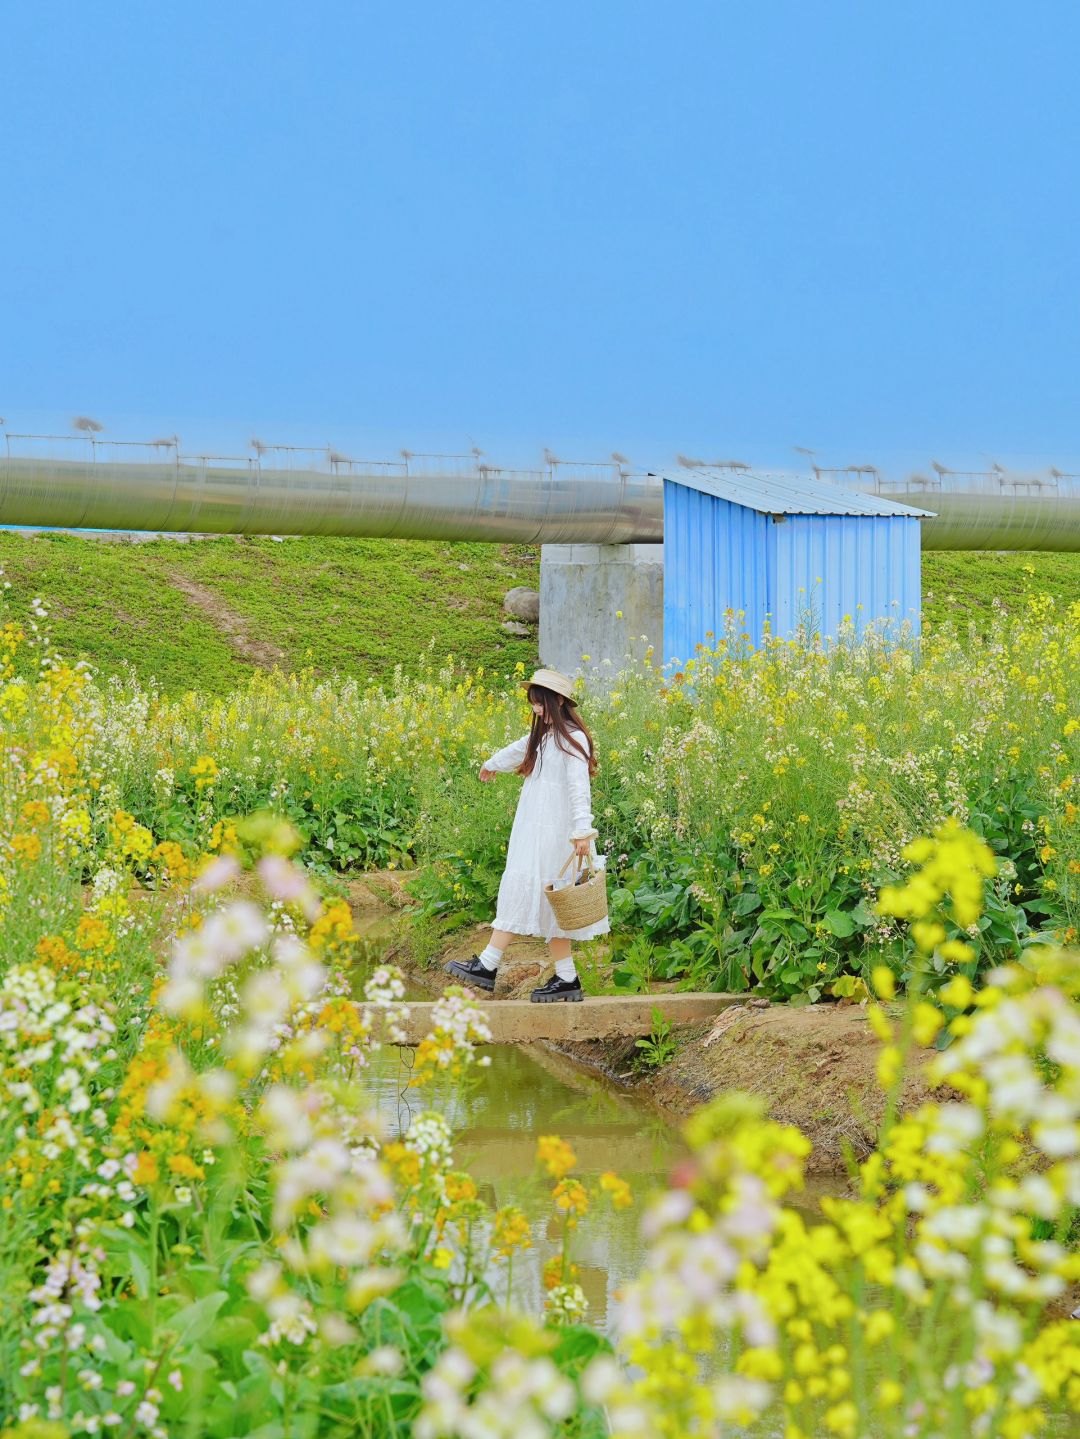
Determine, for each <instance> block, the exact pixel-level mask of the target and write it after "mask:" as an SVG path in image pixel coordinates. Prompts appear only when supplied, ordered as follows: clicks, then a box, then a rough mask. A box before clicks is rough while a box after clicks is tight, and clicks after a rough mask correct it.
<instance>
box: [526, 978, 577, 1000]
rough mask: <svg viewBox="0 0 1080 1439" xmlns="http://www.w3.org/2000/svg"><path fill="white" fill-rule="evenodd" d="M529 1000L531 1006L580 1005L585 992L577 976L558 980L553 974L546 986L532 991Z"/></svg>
mask: <svg viewBox="0 0 1080 1439" xmlns="http://www.w3.org/2000/svg"><path fill="white" fill-rule="evenodd" d="M529 998H530V999H531V1000H532V1002H533V1004H580V1003H581V1001H582V1000H583V999H584V998H585V991H584V990H583V989H582V987H581V980H580V979H578V977H577V975H575V976H574V978H573V979H560V978H559V976H558V975H557V974H553V975H552V976H551V978H550V979H549V980H548V982H547V984H543V985H541V986H540V988H539V989H534V990H533V992H532V994H530V995H529Z"/></svg>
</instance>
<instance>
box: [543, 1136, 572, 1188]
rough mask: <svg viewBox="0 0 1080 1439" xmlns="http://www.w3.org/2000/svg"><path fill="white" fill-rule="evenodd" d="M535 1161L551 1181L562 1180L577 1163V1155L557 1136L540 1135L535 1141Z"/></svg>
mask: <svg viewBox="0 0 1080 1439" xmlns="http://www.w3.org/2000/svg"><path fill="white" fill-rule="evenodd" d="M536 1160H537V1163H538V1164H542V1165H543V1166H544V1168H545V1169H546V1170H547V1172H548V1174H549V1175H550V1177H551V1178H552V1179H562V1178H563V1177H564V1175H567V1174H569V1173H570V1171H571V1169H573V1167H574V1165H575V1164H576V1163H577V1155H576V1154H575V1153H574V1151H573V1150H572V1149H571V1148H570V1146H569V1144H567V1142H566V1140H565V1139H560V1138H559V1136H558V1135H557V1134H542V1135H541V1136H540V1137H539V1139H538V1140H537V1141H536Z"/></svg>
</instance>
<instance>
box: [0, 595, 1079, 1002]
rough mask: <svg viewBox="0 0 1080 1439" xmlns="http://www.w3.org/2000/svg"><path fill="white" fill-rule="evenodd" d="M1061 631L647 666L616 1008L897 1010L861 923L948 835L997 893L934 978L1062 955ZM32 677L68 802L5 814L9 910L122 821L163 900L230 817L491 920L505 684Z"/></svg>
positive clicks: (1065, 725) (13, 651)
mask: <svg viewBox="0 0 1080 1439" xmlns="http://www.w3.org/2000/svg"><path fill="white" fill-rule="evenodd" d="M1078 614H1080V610H1078V609H1077V607H1076V606H1073V607H1071V608H1070V609H1068V610H1067V611H1065V612H1061V611H1059V610H1058V609H1057V608H1056V607H1055V606H1054V604H1053V602H1052V601H1050V600H1049V599H1046V598H1043V599H1030V600H1029V601H1028V602H1027V607H1026V611H1025V613H1024V614H1023V615H1022V616H1021V617H1008V616H1006V615H1005V614H1004V613H1003V612H1001V613H999V614H998V616H997V618H996V619H995V621H994V622H993V624H992V625H990V627H989V628H988V629H984V630H982V631H980V632H978V633H976V632H974V631H972V632H964V633H961V632H959V631H957V630H955V629H949V628H948V627H946V628H943V629H940V630H938V631H935V632H932V633H930V634H929V635H928V636H926V637H924V639H923V640H922V641H921V643H920V644H919V646H918V647H917V648H916V647H906V648H905V647H888V646H886V645H884V644H883V643H881V642H879V641H875V640H874V639H873V637H871V638H870V639H868V640H866V641H864V642H861V643H859V644H855V643H854V642H849V643H843V644H841V645H839V646H836V647H834V648H833V649H832V650H830V651H829V652H828V653H825V652H823V651H822V650H820V649H815V648H814V647H813V646H800V645H795V644H791V643H787V642H774V643H771V644H768V645H766V646H765V647H763V648H761V649H759V650H756V651H753V652H751V651H750V649H749V646H748V644H747V642H746V640H745V639H744V638H741V637H740V636H739V633H738V630H737V625H736V621H735V618H734V617H733V619H732V625H731V628H730V630H729V633H728V634H727V635H725V636H722V637H721V638H720V639H719V641H717V642H716V644H715V648H713V649H712V650H709V651H703V652H702V653H700V654H699V655H698V656H697V658H696V659H695V660H694V661H692V662H691V663H690V665H688V666H687V671H686V673H685V674H682V675H679V676H663V675H661V674H659V673H658V672H657V671H656V670H655V669H654V668H652V666H651V665H650V664H649V663H648V661H647V660H646V662H644V663H641V664H639V665H638V666H637V667H636V668H634V669H631V670H629V671H628V672H627V673H626V674H625V675H622V676H620V677H619V679H618V681H617V682H615V683H610V682H609V686H608V687H607V688H606V689H604V690H603V691H599V692H597V693H595V694H590V695H589V697H588V699H587V702H586V708H585V713H586V716H587V719H588V721H589V723H590V726H591V727H592V728H593V729H594V731H595V733H596V736H597V740H598V744H599V753H600V758H601V767H600V774H599V776H598V778H597V780H596V782H595V789H594V803H595V808H596V812H597V821H598V826H599V828H600V831H601V836H602V839H601V843H602V844H603V845H604V846H605V848H606V850H607V853H608V863H609V873H610V875H611V878H612V881H613V884H612V916H613V920H614V927H615V931H616V939H615V953H614V956H613V982H614V984H615V985H616V986H624V987H630V988H635V987H643V986H644V985H645V984H646V983H647V982H648V981H649V980H651V979H675V980H678V981H681V982H682V983H684V984H686V985H687V986H689V987H693V988H699V989H703V988H717V989H726V990H735V991H739V990H744V989H748V988H755V989H757V990H758V991H759V992H762V993H765V994H767V995H770V996H772V997H775V998H786V999H792V1000H795V1001H803V1000H806V999H810V1000H816V999H818V998H821V997H830V996H835V997H841V998H842V997H849V998H850V997H865V994H866V983H867V978H868V976H869V973H870V971H871V969H872V968H873V966H874V965H875V964H878V963H885V964H887V965H888V966H889V967H890V968H891V969H892V970H893V971H894V973H895V975H896V976H897V978H898V980H899V981H900V982H901V984H903V983H904V982H906V979H907V977H908V975H909V974H910V970H911V966H912V963H913V962H914V956H915V953H916V950H915V943H914V937H913V935H912V934H911V932H910V930H909V929H908V927H907V926H906V925H902V924H901V925H898V924H896V923H895V922H894V921H892V920H890V919H888V918H887V917H883V916H881V915H880V914H878V913H877V912H876V910H875V905H876V900H877V896H878V894H879V892H880V890H881V888H882V887H883V886H887V885H889V884H893V883H895V882H896V881H897V879H898V878H899V877H900V876H901V874H902V871H903V868H904V865H903V861H902V857H901V856H902V850H903V847H904V845H905V844H907V843H908V842H909V841H910V840H911V839H913V838H915V837H916V836H918V835H922V834H928V833H932V832H933V831H934V829H935V828H936V827H937V826H938V825H940V824H941V823H943V822H944V821H945V820H946V819H950V818H952V819H955V820H957V821H959V822H960V823H963V824H965V825H968V826H970V827H971V828H972V830H973V831H974V832H975V833H977V834H978V835H980V837H982V838H983V839H984V840H985V841H986V843H987V844H988V845H989V846H990V848H991V850H992V851H993V853H994V854H995V856H996V857H997V859H998V868H997V871H996V874H995V879H994V884H993V886H992V888H991V892H990V893H989V895H988V899H987V905H986V909H985V913H984V914H983V915H982V917H981V918H980V920H979V921H978V924H977V925H976V926H972V928H971V932H970V933H963V934H962V933H960V931H959V930H958V929H957V928H956V927H955V926H949V927H947V933H946V935H945V936H944V938H943V941H942V944H941V945H940V946H936V947H935V958H934V967H935V969H936V971H937V972H938V974H939V977H940V978H942V979H943V978H944V977H946V976H947V974H948V973H949V972H951V970H952V968H954V967H955V966H958V965H959V966H960V968H961V969H962V970H963V972H964V973H966V974H967V975H968V977H973V976H974V975H975V973H976V972H977V971H978V969H979V968H980V967H983V968H985V967H986V966H988V965H991V964H993V963H994V962H996V961H997V960H1000V959H1002V958H1008V957H1009V956H1011V955H1013V954H1014V953H1016V952H1017V950H1018V949H1020V948H1022V947H1024V946H1025V945H1027V944H1028V943H1030V942H1032V941H1033V940H1035V939H1039V938H1052V939H1055V940H1060V941H1062V942H1064V943H1071V942H1072V941H1073V939H1074V938H1075V937H1076V935H1077V932H1078V928H1080V843H1078V841H1077V837H1076V836H1077V826H1076V819H1077V816H1078V814H1080V808H1078V805H1080V797H1078V795H1080V781H1078V774H1080V743H1078V741H1080V666H1078V664H1077V660H1078V657H1080V619H1078ZM41 623H42V621H41V620H39V619H36V618H33V617H31V619H30V622H29V625H28V626H27V627H25V628H24V627H23V626H21V625H17V624H15V623H13V622H9V623H8V626H7V628H6V629H5V630H4V631H3V637H2V639H0V645H2V648H0V672H3V673H4V674H5V678H4V680H3V681H2V683H3V686H4V688H3V689H2V690H0V715H2V717H3V719H4V722H5V723H6V724H7V725H9V726H14V727H15V728H16V729H17V728H18V727H19V726H21V725H26V724H34V725H37V724H46V723H50V719H49V716H48V715H38V714H37V709H38V704H39V701H38V699H37V698H36V697H35V695H34V694H32V693H31V691H30V690H29V689H28V688H27V685H26V682H25V675H26V673H28V672H31V673H32V672H33V670H34V666H36V664H37V663H38V656H39V654H40V653H44V652H47V645H46V644H45V641H44V640H43V639H42V637H41V636H40V634H37V633H35V630H34V626H37V625H40V624H41ZM43 646H44V647H45V648H44V650H43V648H42V647H43ZM732 655H737V656H739V657H740V662H739V663H738V664H730V663H727V660H728V658H729V657H731V656H732ZM27 666H29V671H28V669H27ZM519 669H520V666H519ZM50 675H51V678H50V680H49V684H50V685H52V686H53V688H54V690H56V691H57V693H56V694H55V696H54V697H53V699H52V700H51V701H50V703H55V704H56V705H57V706H59V707H61V709H62V710H63V713H64V716H65V718H64V721H63V724H62V725H61V729H62V732H63V743H62V744H59V745H58V746H57V747H56V750H55V755H54V757H53V758H52V760H51V761H50V762H51V763H52V764H53V765H56V764H75V765H77V776H76V777H75V778H74V779H73V780H72V782H71V783H70V784H68V783H66V782H65V783H64V784H62V785H60V786H59V787H57V786H54V789H55V793H54V794H53V795H52V797H51V798H50V799H49V800H48V804H49V806H50V809H49V813H50V816H51V821H52V823H51V826H46V827H44V828H42V827H41V826H39V825H36V824H35V822H34V821H33V814H34V813H35V811H30V812H28V813H27V814H23V813H22V812H21V811H20V810H18V808H17V806H16V805H15V800H14V796H15V795H16V794H17V793H21V791H20V790H18V789H17V788H15V789H13V788H12V787H11V786H10V785H9V786H8V787H7V789H6V795H5V802H6V803H7V805H8V808H7V811H6V813H5V826H6V832H7V833H8V835H9V836H10V844H11V852H10V854H9V856H8V859H7V862H6V863H5V864H4V865H3V866H2V867H0V885H3V886H13V887H14V890H17V889H18V887H19V884H20V874H21V873H22V872H23V868H22V867H23V866H25V865H26V864H30V863H32V861H33V856H34V854H35V852H36V850H37V848H38V846H39V845H41V844H48V845H50V846H52V848H53V849H56V850H58V851H60V852H63V853H67V852H68V851H71V852H72V853H74V852H75V849H78V852H79V853H80V854H82V855H83V856H84V859H83V863H84V870H85V873H86V876H87V877H88V878H89V877H90V876H91V873H92V871H93V870H94V869H95V868H96V865H97V863H98V862H99V861H100V859H101V858H102V857H103V856H104V855H105V854H107V853H108V852H110V845H111V843H112V829H113V827H114V824H115V821H114V819H113V816H114V815H115V814H116V812H117V811H123V812H124V813H125V814H127V815H130V816H131V817H132V820H133V822H134V824H135V825H136V827H137V828H136V830H135V831H134V832H133V834H132V835H131V836H130V837H129V838H128V840H127V842H126V845H127V848H126V851H125V857H126V858H127V859H129V860H131V861H132V862H133V865H134V868H135V871H136V873H137V874H138V875H139V877H140V879H141V880H142V881H143V882H146V883H149V884H151V885H153V884H157V883H158V882H159V879H161V878H162V877H166V876H168V875H170V874H171V875H172V877H173V878H177V877H179V876H180V875H181V874H182V872H183V870H184V867H185V866H186V865H187V864H189V863H190V859H191V857H192V856H193V855H195V854H198V853H203V852H207V851H210V852H219V851H220V850H221V849H222V848H223V847H225V848H228V847H229V845H230V844H231V843H232V842H233V828H234V824H233V822H234V820H235V818H236V817H237V816H239V815H245V814H250V813H253V812H255V811H258V810H262V809H268V810H272V811H273V812H274V813H277V814H280V815H282V816H284V817H285V818H287V819H288V820H289V821H290V822H291V823H292V824H293V826H294V827H295V828H296V830H297V831H298V833H299V834H300V836H301V838H302V840H303V845H304V860H305V863H307V864H308V866H309V867H312V868H314V869H315V871H316V872H322V873H324V874H330V873H332V872H334V871H347V870H349V869H353V868H357V867H360V868H370V867H383V866H388V865H389V866H399V867H411V866H412V865H414V864H417V865H419V866H420V872H419V873H418V875H417V876H416V878H415V880H414V881H413V889H414V893H415V896H416V899H417V904H418V906H419V907H420V909H421V910H422V911H423V912H424V913H426V914H429V915H436V916H439V917H440V919H441V920H442V921H443V922H444V923H452V922H455V921H464V920H471V919H484V918H488V917H489V916H490V912H491V907H492V903H493V900H494V896H495V893H496V890H497V886H498V880H499V876H500V873H501V867H502V859H503V854H504V849H505V842H506V837H507V834H508V831H509V825H510V820H511V817H512V813H513V807H514V803H515V801H516V789H515V786H514V785H513V783H512V782H504V783H501V784H496V785H491V786H484V787H482V786H480V785H479V784H478V783H477V781H476V770H477V769H478V767H479V764H480V762H481V761H482V760H483V758H484V757H486V755H487V754H489V753H490V752H491V751H492V750H493V749H494V748H496V747H497V746H499V745H501V744H503V743H505V742H506V741H507V740H508V739H509V738H512V737H515V736H516V735H517V734H519V733H521V731H522V729H523V728H524V727H525V723H526V711H525V706H524V704H523V702H522V700H521V699H520V696H519V693H518V692H515V690H514V687H513V685H512V683H510V682H508V680H507V679H505V678H501V679H495V680H492V678H491V677H489V676H487V675H485V674H484V672H483V671H482V670H481V671H479V672H477V673H475V674H470V675H465V676H462V675H461V674H459V673H458V672H456V671H455V670H454V668H453V664H452V661H451V662H450V663H448V665H447V666H446V667H445V668H444V669H442V670H435V669H434V668H433V667H429V668H428V669H426V670H425V671H424V672H423V673H422V674H421V675H420V676H419V677H418V678H416V677H413V678H409V677H407V676H405V675H403V674H402V673H401V672H397V673H396V674H395V675H394V676H393V678H392V679H391V681H390V682H389V683H388V684H387V685H385V686H378V685H374V684H372V685H362V684H360V683H359V682H356V681H347V680H346V681H338V682H329V681H318V680H316V679H315V678H314V677H313V676H312V675H311V674H307V673H304V674H300V675H294V676H281V675H275V676H265V675H258V676H256V677H255V678H253V679H252V680H251V682H250V683H249V685H248V686H247V687H246V688H243V689H241V690H238V691H235V692H234V693H232V694H231V695H230V696H228V697H226V698H220V697H207V696H201V695H198V694H195V693H189V694H186V695H184V696H181V697H180V698H169V697H165V696H163V695H161V694H158V693H156V692H155V691H154V690H153V689H152V688H146V687H144V686H142V685H140V684H138V683H137V682H135V681H134V680H131V681H128V682H122V681H119V680H115V679H114V680H112V681H110V682H109V683H107V684H105V685H97V684H94V683H92V682H91V681H90V679H89V678H88V677H87V676H86V675H85V674H84V673H82V672H81V671H79V670H78V669H75V670H70V669H66V668H64V667H63V666H61V667H59V668H57V669H54V670H51V671H50ZM65 707H66V708H65ZM9 763H10V761H9ZM41 802H44V801H41ZM170 866H171V868H170ZM3 894H4V891H3V890H0V896H2V895H3ZM2 902H6V903H12V902H16V903H17V902H18V901H17V900H16V899H15V896H14V893H13V894H12V895H10V896H8V897H7V898H6V899H4V900H3V901H2Z"/></svg>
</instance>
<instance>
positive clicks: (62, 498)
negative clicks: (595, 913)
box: [0, 454, 663, 545]
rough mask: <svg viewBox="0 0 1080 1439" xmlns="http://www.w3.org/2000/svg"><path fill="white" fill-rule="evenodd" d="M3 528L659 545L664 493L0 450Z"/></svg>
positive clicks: (574, 480) (613, 484)
mask: <svg viewBox="0 0 1080 1439" xmlns="http://www.w3.org/2000/svg"><path fill="white" fill-rule="evenodd" d="M350 463H351V462H350ZM0 525H25V526H33V527H36V526H43V527H55V528H60V529H69V528H70V529H95V530H151V531H161V532H169V531H180V532H186V533H192V534H246V535H357V536H359V535H366V536H372V537H376V538H386V539H424V540H430V539H447V540H496V541H508V542H509V541H516V542H520V543H526V544H532V543H539V542H554V543H559V542H564V543H571V542H579V543H591V544H605V545H614V544H626V543H630V542H632V541H655V540H659V539H661V538H662V537H663V493H662V488H661V485H660V482H659V481H658V480H655V479H652V478H651V477H649V476H647V475H629V474H626V473H625V472H623V471H621V470H619V469H618V468H617V467H616V466H610V467H606V466H605V467H598V466H570V465H566V466H563V465H556V466H554V467H552V469H550V470H542V471H535V472H528V471H526V472H522V471H507V470H498V469H493V468H490V467H488V466H479V467H477V468H475V469H472V470H468V469H465V468H464V467H461V466H459V467H457V468H453V469H447V471H446V472H445V473H441V474H440V473H430V472H426V473H420V474H417V473H414V472H410V471H409V469H408V467H407V466H406V465H398V466H394V465H388V466H385V467H381V468H380V467H377V466H375V465H371V466H368V467H366V468H349V469H347V470H346V469H344V468H342V467H338V468H336V469H334V470H331V471H324V470H318V469H314V468H305V469H293V468H288V469H283V468H282V469H278V468H271V467H269V466H267V465H266V464H265V463H259V462H258V461H257V460H250V461H240V462H238V463H236V464H232V465H230V464H223V463H221V462H220V461H212V460H205V461H204V460H190V459H187V458H182V457H179V458H176V459H173V460H166V461H161V460H158V461H154V460H147V461H120V460H112V459H109V460H56V459H52V458H42V459H36V458H32V459H27V458H25V457H21V456H11V455H7V456H5V455H3V454H0Z"/></svg>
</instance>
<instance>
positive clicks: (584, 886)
mask: <svg viewBox="0 0 1080 1439" xmlns="http://www.w3.org/2000/svg"><path fill="white" fill-rule="evenodd" d="M573 860H574V855H573V854H571V855H570V858H569V859H568V860H567V861H566V863H565V864H564V865H563V867H562V869H561V870H559V874H558V878H559V879H562V877H563V875H564V874H565V873H566V871H567V870H568V869H569V868H570V865H571V864H572V863H573ZM586 870H587V873H586ZM583 876H584V877H583ZM544 893H545V894H546V895H547V900H548V903H549V904H550V905H551V907H552V909H553V910H554V911H555V918H556V919H557V920H558V921H559V928H560V929H566V930H575V929H588V928H589V926H590V925H593V924H599V923H600V921H601V920H602V919H604V918H605V916H606V915H607V873H606V871H605V870H603V869H599V868H597V866H596V865H595V864H594V863H593V859H592V856H591V855H590V856H589V858H588V859H586V860H583V861H582V862H581V863H580V864H579V866H578V879H577V882H576V884H571V885H567V886H566V888H565V889H556V888H555V885H554V884H545V885H544Z"/></svg>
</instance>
